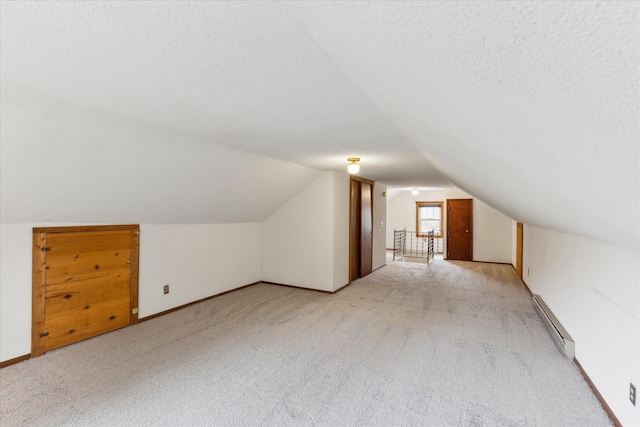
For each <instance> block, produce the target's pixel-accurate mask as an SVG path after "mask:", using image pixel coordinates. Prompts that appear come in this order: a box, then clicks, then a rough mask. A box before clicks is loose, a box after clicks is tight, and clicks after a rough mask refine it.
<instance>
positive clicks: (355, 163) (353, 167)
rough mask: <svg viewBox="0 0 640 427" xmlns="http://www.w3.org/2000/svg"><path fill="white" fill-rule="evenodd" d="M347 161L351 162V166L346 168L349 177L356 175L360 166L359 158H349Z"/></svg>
mask: <svg viewBox="0 0 640 427" xmlns="http://www.w3.org/2000/svg"><path fill="white" fill-rule="evenodd" d="M347 161H348V162H351V164H350V165H349V166H347V170H348V171H349V173H350V174H351V175H354V174H357V173H358V172H359V171H360V165H359V164H358V162H359V161H360V157H349V158H348V159H347Z"/></svg>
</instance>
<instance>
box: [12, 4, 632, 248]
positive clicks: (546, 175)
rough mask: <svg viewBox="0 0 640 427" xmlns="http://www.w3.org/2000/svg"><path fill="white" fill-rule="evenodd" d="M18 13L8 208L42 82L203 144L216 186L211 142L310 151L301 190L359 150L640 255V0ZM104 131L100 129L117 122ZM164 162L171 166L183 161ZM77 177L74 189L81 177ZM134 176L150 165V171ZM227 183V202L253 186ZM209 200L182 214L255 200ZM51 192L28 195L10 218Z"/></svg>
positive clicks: (116, 115)
mask: <svg viewBox="0 0 640 427" xmlns="http://www.w3.org/2000/svg"><path fill="white" fill-rule="evenodd" d="M1 8H2V10H1V12H2V17H1V19H2V22H1V23H2V30H1V31H2V33H1V36H2V39H1V41H0V43H1V46H0V47H1V52H0V53H1V56H2V59H1V63H0V65H1V72H2V75H1V77H2V79H1V83H2V95H3V98H4V96H5V93H17V95H16V96H12V97H11V99H10V100H9V101H7V102H5V100H4V99H3V108H2V121H3V129H2V132H3V133H2V146H3V148H2V149H3V159H2V162H3V163H2V169H3V170H2V180H3V184H2V190H3V193H2V197H3V200H2V202H3V211H2V215H3V221H4V217H5V216H6V215H7V213H6V212H5V208H4V205H5V201H6V200H9V201H10V202H14V201H13V200H12V199H11V198H12V197H17V196H16V195H18V194H20V190H21V188H22V189H24V188H27V189H28V188H29V186H28V185H26V186H25V185H24V182H25V181H28V180H25V179H21V178H20V177H16V174H18V173H19V172H18V170H17V169H18V168H17V167H16V168H14V169H11V168H10V169H11V174H9V173H8V172H7V173H5V167H6V165H8V164H13V165H15V164H16V161H13V160H11V159H16V157H15V156H14V154H13V153H17V152H20V149H19V148H16V146H15V145H22V144H26V143H28V142H29V141H31V139H30V138H28V137H27V136H25V135H24V134H25V132H21V131H20V129H19V128H18V127H19V126H20V124H19V122H20V120H18V119H15V117H13V118H14V120H12V121H11V123H10V124H9V127H10V128H9V129H8V130H5V129H4V128H5V119H6V118H7V117H12V116H10V115H7V114H10V113H11V112H12V111H18V110H20V109H19V108H17V107H16V105H22V104H20V102H19V101H17V100H18V99H21V96H20V94H21V93H23V92H29V93H31V92H33V93H35V94H39V95H34V96H33V97H32V99H37V98H38V96H42V97H45V98H46V99H47V100H49V101H47V102H50V103H53V104H55V103H59V105H61V106H65V107H64V108H72V109H75V110H74V111H78V112H81V113H82V114H79V115H80V116H82V117H84V116H83V114H88V115H89V116H90V117H91V118H90V119H89V118H87V119H86V122H87V123H89V122H92V123H95V122H96V121H98V122H99V120H100V119H99V118H100V117H108V118H109V119H108V120H107V119H105V120H107V121H108V122H109V123H111V124H112V127H120V128H121V127H122V126H124V125H123V123H127V124H129V125H131V126H138V127H140V128H141V129H142V128H144V129H152V130H150V131H149V132H146V133H144V132H143V133H144V134H145V135H146V136H144V137H139V138H134V142H132V144H136V145H140V146H146V145H148V144H152V143H153V141H152V140H154V139H156V138H157V136H158V135H157V134H158V133H161V134H162V135H171V137H170V139H171V141H172V143H173V144H181V145H182V146H183V147H185V148H184V149H185V150H186V151H185V152H186V153H187V154H189V153H191V154H193V155H197V156H199V157H200V160H199V161H200V162H202V170H203V171H204V170H206V171H208V172H207V173H203V174H204V175H203V176H201V177H200V179H206V180H208V181H210V182H218V178H220V177H222V176H223V175H222V173H223V172H220V174H218V173H217V172H215V171H216V170H218V169H219V168H220V167H221V166H222V165H223V164H224V161H223V160H221V159H222V158H223V157H224V156H220V155H219V153H218V152H217V151H216V152H215V153H213V152H212V153H213V154H210V155H209V156H204V157H203V156H202V152H201V151H202V150H205V151H206V150H207V148H205V147H206V146H207V144H208V146H210V147H215V148H209V150H222V149H223V147H224V148H225V149H226V150H231V151H229V152H233V153H236V154H235V155H236V156H237V157H238V165H237V166H236V167H234V168H231V169H233V170H240V171H242V167H243V165H246V164H247V162H245V161H243V160H242V159H245V157H242V156H249V154H244V155H243V154H241V153H242V152H245V153H253V154H251V155H252V156H257V157H252V159H253V161H249V162H248V163H249V164H252V165H256V164H262V165H263V166H264V168H263V169H265V170H269V169H270V167H271V166H273V165H268V162H270V161H275V160H274V159H279V161H282V160H284V161H286V162H293V163H295V164H298V165H300V166H296V167H298V168H300V169H299V170H293V169H295V167H293V166H295V165H293V166H292V167H289V168H288V169H291V170H289V172H286V173H284V172H283V175H282V177H281V179H282V180H285V182H286V180H287V179H288V180H293V181H295V180H296V177H299V180H298V181H297V182H298V183H299V185H302V184H301V183H304V182H308V181H309V180H310V179H312V176H313V173H314V172H313V169H318V170H327V169H337V170H343V169H344V167H345V165H346V157H347V156H351V155H358V156H360V157H361V158H362V175H363V176H366V177H368V178H371V179H374V180H377V181H381V182H385V183H387V184H390V185H402V186H425V187H438V186H447V185H450V183H451V182H453V183H454V184H455V185H457V186H458V187H460V188H462V189H463V190H465V191H467V192H468V193H470V194H473V195H474V196H476V197H478V198H480V199H481V200H483V201H485V202H486V203H488V204H490V205H492V206H494V207H495V208H497V209H499V210H501V211H502V212H504V213H505V214H507V215H509V216H511V217H513V218H514V219H516V220H519V221H523V222H525V223H528V224H531V225H537V226H541V227H545V228H550V229H554V230H559V231H563V232H568V233H572V234H577V235H582V236H587V237H591V238H595V239H598V240H603V241H606V242H611V243H614V244H617V245H620V246H624V247H627V248H632V249H635V250H638V249H639V248H640V224H639V222H640V221H639V219H638V218H639V217H640V187H639V186H640V176H639V173H638V169H639V167H638V164H639V162H640V153H639V145H640V143H639V141H640V131H639V129H638V116H639V106H638V104H639V101H638V60H639V58H638V46H639V41H638V20H639V16H638V4H637V3H634V2H627V3H624V2H621V3H608V2H602V3H597V2H593V3H585V2H540V3H535V2H524V3H521V2H490V3H489V2H443V3H436V2H417V3H405V2H372V3H366V2H336V3H330V2H291V3H289V2H276V3H268V2H250V3H249V2H229V3H223V2H52V3H44V2H33V3H30V2H3V3H2V6H1ZM14 100H16V101H14ZM35 103H36V101H34V104H35ZM71 106H73V107H71ZM30 108H31V110H33V108H34V107H33V105H31V107H30ZM24 111H27V112H23V113H22V114H23V115H24V114H27V115H28V114H29V113H28V111H30V110H29V109H26V110H24ZM48 111H56V108H54V107H52V108H51V109H50V110H48ZM16 114H17V113H16ZM42 114H44V113H42ZM114 123H120V124H119V125H115V124H114ZM24 125H25V124H24V123H23V125H22V126H23V127H24ZM47 126H52V127H53V125H51V124H48V125H43V126H42V131H41V134H40V139H44V140H45V141H46V140H47V138H46V135H47V134H48V132H47ZM14 127H15V129H14ZM92 129H93V131H92V133H91V134H90V135H91V136H92V137H95V136H96V134H97V133H99V132H96V129H98V130H99V129H100V126H92ZM110 129H111V128H110ZM136 129H137V128H136ZM54 133H55V134H56V135H58V136H57V137H56V138H55V139H52V140H50V141H49V142H50V143H51V144H54V143H59V139H61V138H64V129H58V130H57V131H56V132H54ZM139 133H140V132H138V131H136V134H139ZM114 136H116V135H114ZM97 139H98V141H92V143H93V144H98V145H99V146H100V147H102V148H101V149H102V150H114V149H115V148H114V147H113V146H111V148H109V145H110V144H114V142H113V141H112V138H97ZM18 142H19V144H18ZM203 144H204V145H203ZM188 147H190V148H188ZM193 147H199V148H197V149H196V148H193ZM69 149H70V150H72V149H73V148H72V147H70V148H69ZM159 149H160V148H159ZM172 149H173V150H176V151H175V152H173V154H172V157H173V158H175V164H174V165H173V166H174V167H175V168H177V170H183V169H185V168H187V167H186V166H185V165H186V164H188V162H189V160H188V159H185V158H184V157H185V156H182V157H180V156H178V155H177V152H178V150H177V149H176V148H175V147H173V148H172ZM190 150H194V151H190ZM236 150H240V151H236ZM146 152H147V151H145V153H146ZM5 153H9V154H11V155H10V156H9V160H8V161H6V160H5V159H4V157H5ZM198 153H199V154H198ZM142 155H143V153H138V156H142ZM264 156H266V157H264ZM187 157H188V156H187ZM269 158H271V159H269ZM246 159H248V157H247V158H246ZM286 162H285V163H286ZM285 163H283V164H285ZM286 164H288V163H286ZM164 166H165V168H164V169H165V173H167V170H168V169H170V167H171V165H169V164H166V165H164ZM309 168H313V169H309ZM152 169H153V168H151V167H148V168H147V169H145V173H147V174H148V176H151V177H152V178H147V180H148V181H149V182H146V185H147V186H149V185H154V183H153V181H154V180H156V179H157V180H160V181H161V182H162V183H163V185H164V186H165V188H166V189H167V191H169V192H173V193H175V194H182V193H183V192H185V191H187V190H188V188H189V185H190V183H191V182H193V177H189V174H186V176H185V174H181V173H176V174H174V175H172V176H173V179H172V180H163V178H162V177H163V176H165V175H161V174H160V173H159V172H154V171H153V170H152ZM187 169H188V168H187ZM281 169H282V168H281ZM285 169H287V168H285ZM212 171H213V172H212ZM224 171H225V172H224V173H225V174H226V175H224V176H229V171H228V170H227V169H224ZM58 173H59V174H61V175H62V178H60V179H59V182H58V184H60V185H64V184H65V183H66V184H68V183H69V182H71V181H72V180H71V179H68V178H69V176H71V175H73V176H75V177H76V178H77V172H74V173H73V174H72V173H71V172H64V171H62V172H58ZM124 174H125V176H129V175H132V176H134V172H133V170H132V169H127V170H125V173H124ZM154 174H155V175H154ZM165 177H166V176H165ZM6 180H8V182H9V184H6V185H5V182H4V181H6ZM131 181H132V182H133V187H134V188H133V189H132V190H131V191H132V192H134V193H136V194H140V195H142V194H144V185H145V184H144V182H143V180H140V179H139V178H136V177H135V176H134V179H132V180H131ZM225 182H226V183H227V184H226V187H225V188H226V189H220V190H217V191H219V193H216V194H215V197H216V198H220V197H222V198H224V197H227V196H224V195H225V194H227V193H229V194H238V193H240V194H242V193H243V192H245V191H247V188H248V187H250V184H248V183H243V184H239V183H238V182H236V181H235V180H228V182H227V181H225ZM198 185H201V184H198ZM215 185H219V184H215ZM107 186H108V184H103V187H105V188H106V187H107ZM266 187H267V188H273V187H274V186H272V185H269V184H267V185H266ZM293 190H295V189H292V190H291V191H293ZM56 191H62V190H59V189H58V190H56ZM261 191H262V190H261ZM269 191H271V190H269ZM273 191H275V190H273ZM262 192H263V193H264V191H262ZM274 194H275V193H274ZM287 194H288V193H287V191H282V192H281V193H280V194H279V196H278V197H275V199H278V200H280V199H281V198H283V197H285V196H286V195H287ZM200 195H201V197H200V198H195V199H190V200H184V197H183V198H181V199H180V200H181V204H180V211H184V212H185V213H183V214H175V215H174V216H173V217H171V218H170V219H171V221H183V222H191V221H202V219H203V218H207V221H211V222H215V221H220V220H222V218H223V217H224V218H225V220H226V218H228V217H233V215H235V214H236V213H238V212H240V211H244V208H245V206H244V205H242V206H243V208H242V209H240V208H237V209H234V208H232V207H231V206H232V205H234V204H235V206H236V207H238V206H240V204H241V202H240V201H238V200H235V199H234V197H231V196H228V197H227V199H225V200H228V203H227V204H228V205H229V207H228V208H222V209H221V211H220V213H218V214H211V213H210V212H211V211H212V210H213V211H215V209H216V202H215V200H214V201H209V202H208V204H206V203H203V202H202V200H201V199H202V198H207V197H211V196H213V194H211V193H207V192H203V193H202V194H200ZM157 197H158V198H160V197H161V194H158V195H157ZM236 199H237V197H236ZM198 200H200V202H198ZM166 203H168V207H169V208H173V207H175V206H176V204H175V203H174V202H171V201H169V202H166ZM12 204H14V203H12ZM23 205H24V206H23ZM34 205H37V203H35V202H31V205H30V203H29V202H23V203H22V205H19V206H22V207H21V208H19V209H17V211H16V212H13V213H12V214H11V215H12V216H19V215H20V214H21V212H22V210H24V209H27V208H28V207H29V206H31V207H33V206H34ZM16 206H18V205H16ZM145 209H146V208H145ZM270 209H272V207H271V206H270V205H269V206H267V204H265V203H263V205H260V207H259V209H258V210H259V211H260V213H256V214H255V215H253V216H252V215H245V216H244V217H242V219H247V218H248V219H251V218H254V219H260V218H261V217H263V216H264V215H265V213H267V212H268V211H269V210H270ZM177 210H178V209H165V211H166V212H169V211H177ZM205 211H206V212H207V214H206V215H205V214H204V212H205ZM186 212H190V213H189V214H187V213H186ZM132 214H134V212H132ZM165 215H168V214H164V213H159V214H158V215H157V217H158V218H156V221H159V222H162V221H163V220H164V219H165ZM60 216H64V209H62V212H60ZM239 218H240V217H239ZM139 221H140V220H139Z"/></svg>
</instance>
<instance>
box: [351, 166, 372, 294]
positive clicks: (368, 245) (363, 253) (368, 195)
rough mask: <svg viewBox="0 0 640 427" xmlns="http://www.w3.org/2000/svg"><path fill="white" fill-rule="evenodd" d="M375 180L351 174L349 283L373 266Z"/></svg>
mask: <svg viewBox="0 0 640 427" xmlns="http://www.w3.org/2000/svg"><path fill="white" fill-rule="evenodd" d="M373 186H374V182H373V181H369V180H367V179H364V178H360V177H356V176H351V181H350V190H349V283H351V282H352V281H354V280H355V279H358V278H360V277H364V276H366V275H368V274H369V273H371V271H372V266H373Z"/></svg>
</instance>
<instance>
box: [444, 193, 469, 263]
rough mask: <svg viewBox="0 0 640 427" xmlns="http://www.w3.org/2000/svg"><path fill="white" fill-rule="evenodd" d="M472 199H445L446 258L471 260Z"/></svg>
mask: <svg viewBox="0 0 640 427" xmlns="http://www.w3.org/2000/svg"><path fill="white" fill-rule="evenodd" d="M472 225H473V200H472V199H448V200H447V259H451V260H461V261H472V260H473V228H472Z"/></svg>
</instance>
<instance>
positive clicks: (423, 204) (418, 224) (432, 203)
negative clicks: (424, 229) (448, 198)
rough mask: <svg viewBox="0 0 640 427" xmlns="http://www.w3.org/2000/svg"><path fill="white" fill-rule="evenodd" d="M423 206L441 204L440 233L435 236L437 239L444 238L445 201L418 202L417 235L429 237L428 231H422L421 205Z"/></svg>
mask: <svg viewBox="0 0 640 427" xmlns="http://www.w3.org/2000/svg"><path fill="white" fill-rule="evenodd" d="M421 206H439V207H440V235H439V236H433V237H434V238H436V239H442V238H444V235H445V233H444V202H416V235H417V236H418V237H427V236H428V235H427V233H421V232H420V207H421Z"/></svg>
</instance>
